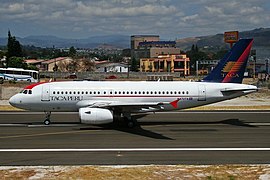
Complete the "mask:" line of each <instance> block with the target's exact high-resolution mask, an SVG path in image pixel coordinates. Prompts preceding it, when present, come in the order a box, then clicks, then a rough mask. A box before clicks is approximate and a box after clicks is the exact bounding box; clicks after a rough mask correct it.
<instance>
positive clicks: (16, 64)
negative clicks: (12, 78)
mask: <svg viewBox="0 0 270 180" xmlns="http://www.w3.org/2000/svg"><path fill="white" fill-rule="evenodd" d="M8 67H13V68H23V69H27V68H28V66H27V64H26V63H25V62H24V60H23V58H22V57H15V56H13V57H11V58H9V60H8Z"/></svg>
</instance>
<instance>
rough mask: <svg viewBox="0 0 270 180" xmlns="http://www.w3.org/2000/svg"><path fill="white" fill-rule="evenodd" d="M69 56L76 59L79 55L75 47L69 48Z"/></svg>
mask: <svg viewBox="0 0 270 180" xmlns="http://www.w3.org/2000/svg"><path fill="white" fill-rule="evenodd" d="M68 55H69V57H72V58H74V57H75V56H76V55H77V51H76V49H75V47H74V46H71V47H70V48H69V52H68Z"/></svg>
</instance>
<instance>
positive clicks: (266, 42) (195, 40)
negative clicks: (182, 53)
mask: <svg viewBox="0 0 270 180" xmlns="http://www.w3.org/2000/svg"><path fill="white" fill-rule="evenodd" d="M239 37H240V38H254V44H253V46H254V47H258V46H265V47H270V28H259V29H254V30H251V31H243V32H239ZM193 44H197V45H198V47H200V48H210V49H211V48H213V49H216V50H217V49H220V48H224V47H228V44H226V43H224V40H223V34H216V35H209V36H199V37H191V38H184V39H178V40H176V45H177V47H179V48H181V49H183V50H189V49H190V48H191V46H192V45H193Z"/></svg>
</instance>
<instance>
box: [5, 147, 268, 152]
mask: <svg viewBox="0 0 270 180" xmlns="http://www.w3.org/2000/svg"><path fill="white" fill-rule="evenodd" d="M147 151H149V152H153V151H270V148H102V149H100V148H97V149H0V152H147Z"/></svg>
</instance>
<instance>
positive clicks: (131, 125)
mask: <svg viewBox="0 0 270 180" xmlns="http://www.w3.org/2000/svg"><path fill="white" fill-rule="evenodd" d="M127 126H128V127H129V128H134V126H135V123H134V122H133V121H128V122H127Z"/></svg>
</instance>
